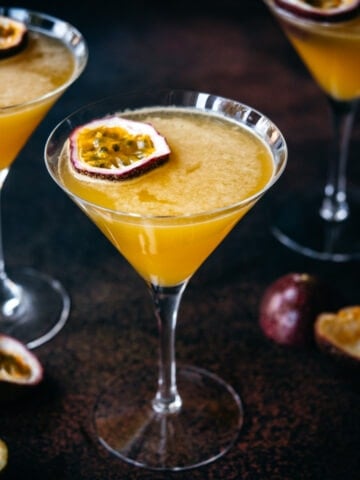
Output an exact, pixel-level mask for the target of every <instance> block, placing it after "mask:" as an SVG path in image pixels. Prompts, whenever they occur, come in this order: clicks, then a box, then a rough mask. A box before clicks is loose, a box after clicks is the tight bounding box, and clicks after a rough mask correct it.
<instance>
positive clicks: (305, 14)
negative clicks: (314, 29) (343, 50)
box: [274, 0, 360, 22]
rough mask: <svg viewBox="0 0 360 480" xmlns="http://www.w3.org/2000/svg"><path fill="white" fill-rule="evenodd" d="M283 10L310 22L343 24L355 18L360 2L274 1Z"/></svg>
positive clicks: (324, 0) (342, 0) (323, 0)
mask: <svg viewBox="0 0 360 480" xmlns="http://www.w3.org/2000/svg"><path fill="white" fill-rule="evenodd" d="M274 3H275V4H276V5H278V6H279V7H280V8H282V9H283V10H286V11H288V12H290V13H293V14H295V15H297V16H298V17H302V18H305V19H309V20H315V21H323V22H341V21H345V20H350V19H352V18H355V17H356V16H357V15H358V13H359V10H360V0H274Z"/></svg>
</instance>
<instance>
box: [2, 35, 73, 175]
mask: <svg viewBox="0 0 360 480" xmlns="http://www.w3.org/2000/svg"><path fill="white" fill-rule="evenodd" d="M75 71H76V64H75V59H74V54H73V53H72V52H71V51H70V49H69V47H68V46H66V45H65V44H64V43H63V42H62V41H61V40H60V39H56V38H52V37H51V36H50V35H46V34H44V33H40V32H35V31H32V30H31V29H30V31H29V38H28V44H27V46H26V48H25V49H24V50H23V51H22V52H20V53H17V54H16V55H13V56H10V57H9V58H5V59H1V60H0V84H1V89H0V132H1V155H0V170H1V169H4V168H7V167H9V165H10V164H11V163H12V162H13V161H14V160H15V158H16V156H17V154H18V153H19V151H20V150H21V148H22V147H23V146H24V144H25V142H26V141H27V139H28V138H29V136H30V135H31V134H32V132H33V131H34V130H35V128H36V126H37V125H38V124H39V123H40V121H41V120H42V119H43V117H44V116H45V114H46V113H47V111H48V110H49V109H50V107H51V106H52V105H53V104H54V102H55V101H56V100H57V98H58V96H59V94H60V93H57V90H58V89H59V88H61V87H62V86H64V85H66V84H68V83H69V81H70V80H71V79H72V77H73V75H74V74H75ZM37 99H38V100H37Z"/></svg>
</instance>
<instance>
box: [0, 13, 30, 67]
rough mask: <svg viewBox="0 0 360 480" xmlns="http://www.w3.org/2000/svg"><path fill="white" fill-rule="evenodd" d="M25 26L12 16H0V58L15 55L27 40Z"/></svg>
mask: <svg viewBox="0 0 360 480" xmlns="http://www.w3.org/2000/svg"><path fill="white" fill-rule="evenodd" d="M27 32H28V30H27V27H26V25H25V24H24V23H22V22H18V21H17V20H13V19H12V18H8V17H4V16H0V58H5V57H9V56H11V55H15V54H16V53H18V52H19V51H21V50H22V49H23V48H24V47H25V45H26V41H27Z"/></svg>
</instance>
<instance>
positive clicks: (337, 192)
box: [320, 98, 357, 222]
mask: <svg viewBox="0 0 360 480" xmlns="http://www.w3.org/2000/svg"><path fill="white" fill-rule="evenodd" d="M328 100H329V104H330V109H331V113H332V120H333V129H334V148H333V154H332V155H333V156H332V158H330V165H329V171H328V178H327V182H326V185H325V190H324V199H323V202H322V205H321V208H320V216H321V217H322V218H323V219H324V220H327V221H330V222H342V221H343V220H346V219H347V218H348V216H349V215H350V209H349V204H348V198H347V186H346V176H347V175H346V168H347V161H348V154H349V143H350V136H351V132H352V127H353V123H354V118H355V112H356V107H357V102H355V101H352V102H351V101H350V102H339V101H337V100H334V99H332V98H328Z"/></svg>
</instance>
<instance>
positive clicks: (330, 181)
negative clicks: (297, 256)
mask: <svg viewBox="0 0 360 480" xmlns="http://www.w3.org/2000/svg"><path fill="white" fill-rule="evenodd" d="M264 1H265V3H266V5H267V6H268V7H269V9H270V11H271V12H272V14H273V15H274V17H275V18H276V19H277V20H278V22H279V24H280V26H281V27H282V29H283V31H284V33H285V34H286V36H287V38H288V39H289V41H290V42H291V44H292V45H293V47H294V48H295V50H296V52H297V53H298V55H299V57H300V58H301V59H302V61H303V62H304V64H305V65H306V67H307V68H308V70H309V72H310V73H311V75H312V77H313V79H314V81H315V82H316V83H317V85H318V86H319V87H320V88H321V90H322V91H323V92H324V94H325V95H326V98H327V100H328V105H329V108H330V112H331V117H332V120H333V131H334V137H333V148H332V150H331V155H330V157H329V159H328V171H327V176H326V178H325V179H324V185H323V188H319V191H317V192H314V194H312V195H310V194H309V193H308V192H307V193H306V194H304V193H303V192H302V193H298V194H294V195H293V196H290V197H288V198H286V199H285V201H284V204H283V205H279V206H278V207H277V208H276V209H275V216H274V218H273V224H272V230H273V233H274V234H275V236H276V237H277V238H278V239H279V240H280V241H281V242H282V243H283V244H285V245H287V246H288V247H290V248H292V249H293V250H295V251H297V252H300V253H302V254H304V255H307V256H309V257H313V258H317V259H321V260H329V261H338V262H342V261H348V260H352V259H358V258H360V235H359V229H358V222H359V220H358V219H359V215H360V191H359V189H357V190H356V188H351V186H350V182H348V174H347V168H348V157H349V143H350V139H351V133H352V127H353V122H354V118H355V113H356V107H357V103H358V99H359V97H360V15H359V13H357V14H354V15H355V17H354V18H352V19H351V20H347V21H342V22H336V23H335V22H326V19H325V20H318V19H317V20H311V19H307V18H303V17H302V16H301V15H298V14H296V13H290V12H288V11H286V10H284V9H283V8H280V7H279V6H278V5H277V3H276V2H275V1H274V0H264Z"/></svg>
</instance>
